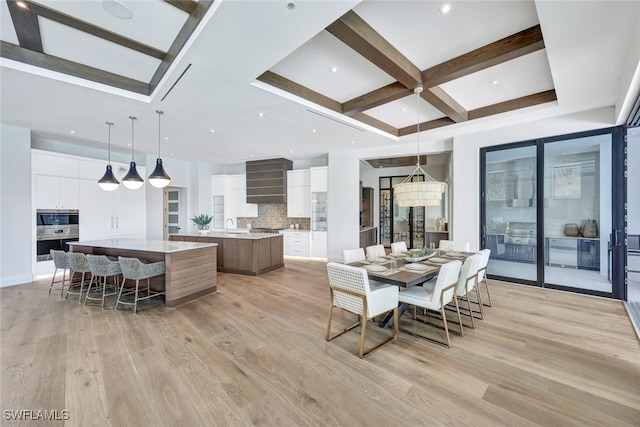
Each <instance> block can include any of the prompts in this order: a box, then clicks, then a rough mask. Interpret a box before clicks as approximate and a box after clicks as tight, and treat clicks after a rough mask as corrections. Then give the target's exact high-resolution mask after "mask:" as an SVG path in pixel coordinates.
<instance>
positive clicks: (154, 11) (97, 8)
mask: <svg viewBox="0 0 640 427" xmlns="http://www.w3.org/2000/svg"><path fill="white" fill-rule="evenodd" d="M120 2H121V3H123V4H124V5H125V6H127V8H129V9H130V10H131V12H132V13H133V16H132V17H131V18H130V19H121V18H116V17H115V16H113V15H111V14H109V13H107V12H106V11H105V10H104V9H103V7H102V2H101V0H79V1H78V0H76V1H73V0H66V1H60V0H47V1H40V2H38V3H40V4H42V5H44V6H46V7H48V8H50V9H54V10H57V11H58V12H62V13H64V14H66V15H69V16H73V17H74V18H77V19H81V20H83V21H86V22H89V23H91V24H93V25H96V26H98V27H102V28H105V29H107V30H109V31H111V32H113V33H116V34H120V35H122V36H124V37H127V38H130V39H132V40H136V41H138V42H140V43H143V44H146V45H149V46H152V47H155V48H156V49H160V50H163V51H165V52H166V51H167V50H168V49H169V47H170V46H171V43H173V40H174V39H175V38H176V35H177V34H178V32H179V31H180V29H181V28H182V26H183V25H184V23H185V22H186V20H187V18H188V15H187V14H186V13H185V12H183V11H182V10H180V9H178V8H177V7H174V6H171V5H170V4H168V3H166V2H164V1H162V0H144V1H130V0H121V1H120Z"/></svg>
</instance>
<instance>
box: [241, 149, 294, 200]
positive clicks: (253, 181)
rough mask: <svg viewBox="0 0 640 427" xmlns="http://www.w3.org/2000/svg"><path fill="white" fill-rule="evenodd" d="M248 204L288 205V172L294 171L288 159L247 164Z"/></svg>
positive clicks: (253, 161) (256, 161) (249, 162)
mask: <svg viewBox="0 0 640 427" xmlns="http://www.w3.org/2000/svg"><path fill="white" fill-rule="evenodd" d="M245 167H246V175H247V203H287V171H288V170H291V169H293V162H292V161H291V160H288V159H283V158H279V159H266V160H252V161H248V162H246V166H245Z"/></svg>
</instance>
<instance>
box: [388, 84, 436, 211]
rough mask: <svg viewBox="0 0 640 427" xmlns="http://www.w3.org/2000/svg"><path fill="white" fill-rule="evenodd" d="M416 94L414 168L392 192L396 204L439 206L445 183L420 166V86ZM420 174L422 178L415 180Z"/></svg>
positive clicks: (415, 91)
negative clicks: (416, 140) (415, 151)
mask: <svg viewBox="0 0 640 427" xmlns="http://www.w3.org/2000/svg"><path fill="white" fill-rule="evenodd" d="M413 93H415V94H416V99H417V106H418V124H417V125H416V126H417V129H418V132H417V133H418V147H417V153H416V168H415V170H414V171H413V172H411V175H409V176H408V177H406V178H405V179H404V181H402V182H401V183H400V184H396V185H394V186H393V192H394V195H395V197H396V200H397V202H398V206H402V207H415V206H439V205H440V202H441V201H442V193H444V190H445V184H444V183H443V182H439V181H437V180H436V179H434V178H433V177H431V175H429V174H428V173H426V172H425V171H424V169H422V167H421V166H420V94H421V93H422V86H418V87H416V88H415V89H414V90H413ZM420 175H422V176H423V177H424V180H422V181H415V180H416V179H418V177H420Z"/></svg>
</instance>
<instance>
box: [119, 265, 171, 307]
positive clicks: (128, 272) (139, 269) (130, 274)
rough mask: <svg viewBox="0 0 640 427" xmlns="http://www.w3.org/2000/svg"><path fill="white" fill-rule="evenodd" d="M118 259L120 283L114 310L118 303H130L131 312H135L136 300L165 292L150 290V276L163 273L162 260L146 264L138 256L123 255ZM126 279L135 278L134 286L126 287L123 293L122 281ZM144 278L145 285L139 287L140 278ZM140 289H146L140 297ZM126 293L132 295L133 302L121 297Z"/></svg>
mask: <svg viewBox="0 0 640 427" xmlns="http://www.w3.org/2000/svg"><path fill="white" fill-rule="evenodd" d="M118 261H119V262H120V268H121V269H122V284H121V286H120V292H119V293H118V300H117V301H116V310H117V309H118V305H119V304H124V305H132V306H133V314H136V312H137V310H138V301H141V300H146V299H149V298H153V297H157V296H160V295H164V294H165V293H164V291H152V290H151V278H152V277H156V276H161V275H163V274H164V273H165V264H164V262H162V261H161V262H154V263H151V264H148V263H146V262H142V261H140V260H139V259H138V258H125V257H118ZM127 279H129V280H135V281H136V287H135V288H131V289H128V290H127V291H125V292H124V293H123V290H124V289H125V287H124V283H125V281H126V280H127ZM144 279H146V280H147V286H146V287H144V288H142V289H141V288H140V280H144ZM140 291H146V295H145V296H142V297H141V296H140ZM127 295H133V302H128V301H124V300H123V299H122V297H123V296H127Z"/></svg>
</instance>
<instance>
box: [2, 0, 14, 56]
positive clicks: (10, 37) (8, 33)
mask: <svg viewBox="0 0 640 427" xmlns="http://www.w3.org/2000/svg"><path fill="white" fill-rule="evenodd" d="M0 3H2V5H1V6H0V35H1V37H2V40H4V41H6V42H9V43H13V44H16V45H17V44H18V36H17V35H16V30H15V29H14V28H13V21H12V20H11V14H10V13H9V6H7V2H6V1H3V2H0Z"/></svg>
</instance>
